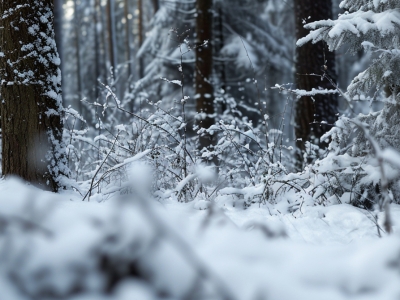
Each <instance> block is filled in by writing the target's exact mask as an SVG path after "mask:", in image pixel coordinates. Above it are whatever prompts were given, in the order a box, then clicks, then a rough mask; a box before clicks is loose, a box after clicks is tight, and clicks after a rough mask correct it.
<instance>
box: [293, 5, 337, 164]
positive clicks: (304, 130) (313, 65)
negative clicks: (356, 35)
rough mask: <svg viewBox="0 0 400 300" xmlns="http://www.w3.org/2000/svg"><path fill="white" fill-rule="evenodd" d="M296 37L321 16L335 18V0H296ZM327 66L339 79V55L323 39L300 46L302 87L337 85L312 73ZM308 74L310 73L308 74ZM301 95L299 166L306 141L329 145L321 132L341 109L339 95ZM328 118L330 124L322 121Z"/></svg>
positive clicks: (298, 67) (297, 116) (298, 66)
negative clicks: (330, 49)
mask: <svg viewBox="0 0 400 300" xmlns="http://www.w3.org/2000/svg"><path fill="white" fill-rule="evenodd" d="M294 4H295V9H294V10H295V14H296V15H295V18H296V38H297V39H300V38H302V37H304V36H306V35H307V34H308V30H306V29H305V28H304V24H305V22H306V23H310V22H313V21H317V20H325V19H331V18H332V2H331V0H323V1H315V0H295V1H294ZM324 66H326V70H325V71H326V73H327V74H328V75H329V76H330V77H331V78H332V80H333V81H334V82H336V71H335V56H334V53H333V52H329V51H328V48H327V47H326V46H325V44H324V43H323V42H319V43H317V44H311V43H307V44H306V45H304V46H302V47H298V48H297V49H296V74H295V78H296V85H297V88H298V89H302V90H307V91H311V90H312V89H313V88H315V89H318V88H319V87H321V88H323V89H332V88H334V87H333V86H332V85H331V83H330V82H329V81H328V80H326V79H324V80H322V81H321V77H319V76H315V75H310V74H319V75H322V74H323V69H325V67H324ZM307 74H308V75H307ZM313 98H314V100H315V101H313V99H312V98H311V97H301V98H300V99H299V100H297V103H296V110H295V111H296V114H295V123H296V127H295V135H296V139H297V141H296V146H297V148H298V150H299V152H298V155H297V158H298V163H299V166H301V164H302V162H303V154H304V152H305V151H307V149H305V142H306V141H310V142H312V143H313V144H317V145H319V146H320V147H321V148H325V147H326V146H327V144H326V143H324V142H321V141H320V138H321V136H322V135H323V134H324V133H325V132H326V131H328V130H329V129H330V128H331V127H332V124H334V122H335V121H336V119H337V117H336V114H337V111H338V99H337V96H336V95H319V96H314V97H313ZM321 121H325V122H327V123H328V125H325V124H321Z"/></svg>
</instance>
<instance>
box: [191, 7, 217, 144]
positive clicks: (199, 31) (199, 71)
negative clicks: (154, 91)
mask: <svg viewBox="0 0 400 300" xmlns="http://www.w3.org/2000/svg"><path fill="white" fill-rule="evenodd" d="M211 7H212V0H197V3H196V10H197V17H196V64H195V90H196V91H195V93H196V95H195V99H196V111H197V113H198V114H199V116H198V120H197V121H198V125H199V127H201V128H206V129H207V128H209V127H210V126H211V125H213V124H214V117H213V114H214V91H213V86H212V84H211V76H212V69H213V58H212V55H213V51H212V18H213V16H212V13H211ZM205 41H208V43H207V45H205V46H202V44H203V43H204V42H205ZM211 138H212V137H211V136H210V135H208V134H206V135H204V136H202V137H200V140H199V147H200V149H202V148H204V147H207V146H210V145H211V144H212V139H211Z"/></svg>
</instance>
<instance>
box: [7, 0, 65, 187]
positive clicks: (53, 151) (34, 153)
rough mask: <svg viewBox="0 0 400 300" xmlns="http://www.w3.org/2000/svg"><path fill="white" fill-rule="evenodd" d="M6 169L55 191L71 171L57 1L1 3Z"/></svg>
mask: <svg viewBox="0 0 400 300" xmlns="http://www.w3.org/2000/svg"><path fill="white" fill-rule="evenodd" d="M1 12H2V15H1V26H0V27H3V28H2V30H0V34H1V55H0V77H1V97H2V101H1V127H2V173H3V175H6V176H8V175H17V176H20V177H22V178H23V179H25V180H27V181H29V182H32V183H33V184H35V185H38V186H40V187H41V188H43V189H49V190H52V191H57V190H58V189H59V188H60V187H61V186H62V181H61V179H62V175H67V174H68V169H67V167H66V159H65V155H64V154H65V148H64V145H63V143H62V141H61V138H62V121H61V114H62V110H63V109H62V105H61V72H60V69H59V65H60V59H59V57H58V53H57V48H56V43H55V40H54V27H53V1H52V0H45V1H44V0H43V1H39V0H38V1H28V2H27V1H24V0H7V1H2V7H1Z"/></svg>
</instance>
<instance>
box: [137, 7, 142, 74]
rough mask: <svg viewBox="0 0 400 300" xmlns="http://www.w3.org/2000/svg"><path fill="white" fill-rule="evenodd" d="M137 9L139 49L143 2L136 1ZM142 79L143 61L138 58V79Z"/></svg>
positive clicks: (140, 45) (140, 44)
mask: <svg viewBox="0 0 400 300" xmlns="http://www.w3.org/2000/svg"><path fill="white" fill-rule="evenodd" d="M137 9H138V11H139V15H138V18H139V19H138V33H139V48H140V47H142V45H143V29H144V26H143V2H142V0H138V2H137ZM143 77H144V66H143V59H142V58H141V57H139V78H140V79H142V78H143Z"/></svg>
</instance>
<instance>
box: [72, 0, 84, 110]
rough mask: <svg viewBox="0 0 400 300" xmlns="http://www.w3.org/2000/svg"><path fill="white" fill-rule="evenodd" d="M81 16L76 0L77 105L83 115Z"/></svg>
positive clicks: (75, 0)
mask: <svg viewBox="0 0 400 300" xmlns="http://www.w3.org/2000/svg"><path fill="white" fill-rule="evenodd" d="M80 21H81V20H80V16H79V8H78V3H77V0H74V23H75V24H74V31H75V52H76V83H77V89H78V97H77V99H76V100H77V101H76V104H77V107H78V112H79V113H80V114H81V115H83V105H82V102H81V100H82V98H83V89H82V86H83V84H82V68H81V66H82V65H81V48H80V46H81V38H80V36H81V34H80V31H81V26H80Z"/></svg>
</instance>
